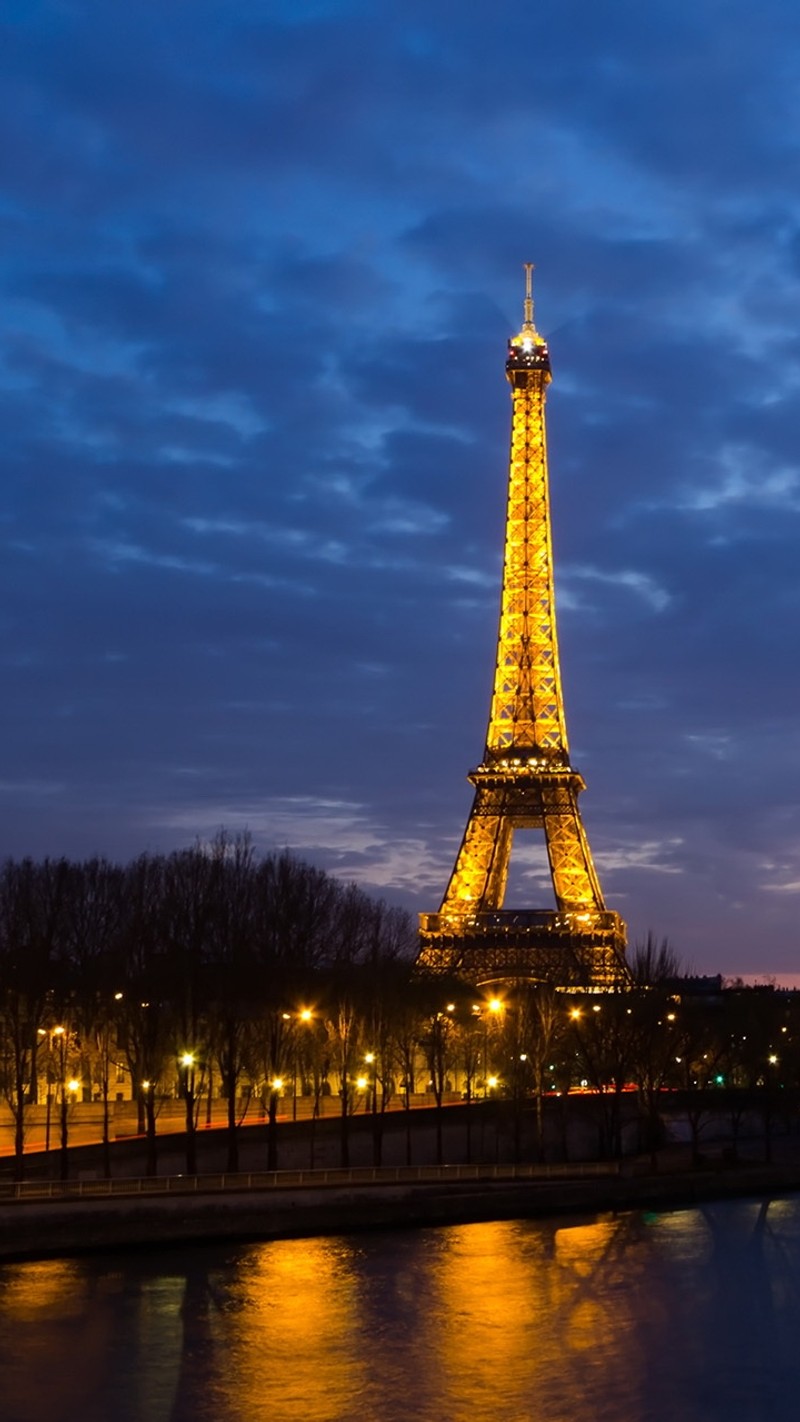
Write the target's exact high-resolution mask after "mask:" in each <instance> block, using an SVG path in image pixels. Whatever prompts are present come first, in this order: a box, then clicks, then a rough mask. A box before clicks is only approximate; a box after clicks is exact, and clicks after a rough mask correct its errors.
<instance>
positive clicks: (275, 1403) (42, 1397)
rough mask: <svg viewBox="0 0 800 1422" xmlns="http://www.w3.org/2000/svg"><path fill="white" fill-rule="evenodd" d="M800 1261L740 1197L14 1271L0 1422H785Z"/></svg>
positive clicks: (793, 1378) (2, 1292) (788, 1226)
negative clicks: (580, 1217)
mask: <svg viewBox="0 0 800 1422" xmlns="http://www.w3.org/2000/svg"><path fill="white" fill-rule="evenodd" d="M799 1244H800V1202H798V1201H797V1200H795V1201H793V1202H791V1203H789V1204H784V1203H780V1202H779V1203H777V1204H776V1206H775V1207H773V1206H771V1205H768V1204H767V1202H763V1203H759V1202H755V1203H753V1202H746V1201H742V1202H739V1203H734V1204H729V1205H719V1206H714V1205H709V1206H703V1207H701V1208H699V1209H694V1210H686V1211H682V1212H676V1213H674V1214H667V1215H650V1216H648V1215H646V1214H627V1215H620V1216H616V1217H610V1216H609V1217H604V1218H600V1219H596V1220H594V1221H591V1222H576V1223H563V1222H555V1221H527V1222H526V1221H512V1222H499V1223H487V1224H477V1225H463V1226H458V1227H452V1228H444V1229H423V1230H408V1231H407V1232H395V1233H386V1234H380V1235H375V1236H372V1235H365V1236H363V1237H349V1238H338V1239H308V1240H304V1239H299V1240H288V1241H282V1242H274V1243H265V1244H252V1245H241V1246H238V1245H231V1246H216V1247H208V1248H204V1247H202V1246H197V1247H191V1246H190V1247H187V1248H182V1247H178V1248H176V1249H174V1250H166V1251H146V1252H143V1253H142V1254H141V1255H139V1256H136V1255H125V1256H119V1257H118V1258H116V1259H114V1258H105V1259H104V1258H97V1259H87V1260H79V1261H54V1262H45V1263H39V1264H26V1265H19V1266H15V1265H7V1266H4V1267H0V1419H2V1422H45V1419H47V1422H62V1419H63V1422H534V1419H535V1422H574V1419H578V1418H580V1419H584V1418H586V1419H587V1422H588V1419H590V1422H632V1419H639V1418H644V1417H648V1418H653V1419H660V1422H674V1419H675V1418H677V1417H680V1418H681V1422H700V1419H702V1422H708V1418H710V1417H717V1416H720V1417H723V1416H724V1417H725V1418H726V1419H728V1418H730V1417H733V1416H736V1417H737V1419H742V1418H745V1417H755V1416H758V1417H759V1418H761V1416H762V1413H761V1412H757V1411H751V1412H750V1413H748V1412H747V1411H746V1409H745V1407H744V1403H742V1404H741V1405H740V1400H741V1399H742V1398H746V1397H747V1396H748V1395H749V1394H748V1389H750V1392H751V1393H753V1395H754V1396H757V1398H758V1399H759V1406H760V1405H761V1402H762V1401H764V1398H766V1394H767V1392H768V1391H769V1389H770V1388H772V1393H771V1398H772V1401H771V1403H770V1406H771V1407H772V1411H771V1412H769V1414H768V1413H767V1412H766V1411H765V1412H764V1413H763V1415H764V1416H767V1415H769V1416H770V1418H771V1419H778V1418H779V1419H780V1422H783V1418H784V1417H787V1416H789V1415H791V1418H792V1422H794V1417H795V1413H794V1412H792V1413H791V1414H787V1413H785V1412H784V1413H782V1412H781V1411H780V1398H781V1397H783V1396H784V1395H785V1396H792V1397H794V1396H796V1395H797V1393H798V1391H800V1363H797V1362H796V1361H795V1359H796V1354H797V1348H796V1336H797V1329H798V1320H799V1319H800V1279H799V1278H798V1274H799V1272H800V1271H799V1268H798V1259H800V1248H798V1245H799ZM723 1358H724V1359H725V1362H724V1364H723V1363H722V1361H721V1360H722V1359H723ZM709 1359H713V1360H714V1369H715V1370H714V1372H712V1373H710V1372H709ZM787 1359H788V1362H787ZM792 1370H794V1371H792ZM726 1387H727V1388H728V1394H727V1400H726V1396H723V1393H724V1390H725V1388H726ZM709 1388H711V1389H712V1391H711V1393H709V1392H708V1389H709ZM754 1390H757V1391H754ZM731 1398H732V1399H733V1400H734V1402H735V1403H736V1406H735V1407H734V1408H733V1410H731V1405H732V1404H731V1405H729V1404H730V1399H731ZM776 1399H777V1402H776ZM718 1404H719V1406H720V1407H721V1408H722V1410H721V1411H717V1410H716V1408H717V1405H718ZM726 1408H727V1410H726ZM737 1408H738V1410H737ZM776 1409H777V1410H776Z"/></svg>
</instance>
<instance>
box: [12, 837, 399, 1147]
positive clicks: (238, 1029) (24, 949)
mask: <svg viewBox="0 0 800 1422" xmlns="http://www.w3.org/2000/svg"><path fill="white" fill-rule="evenodd" d="M412 949H413V937H412V931H411V922H410V919H409V916H408V915H407V914H406V913H404V912H402V911H400V910H397V909H393V908H390V907H388V906H387V905H386V904H385V903H383V902H382V901H375V900H373V899H370V898H368V897H367V896H366V895H365V894H364V893H362V892H361V891H360V890H359V889H358V888H357V887H355V886H354V885H347V884H342V883H341V882H339V881H337V880H335V879H333V878H331V877H330V876H329V875H327V874H325V873H323V872H322V871H321V870H318V869H315V868H313V867H311V866H310V865H307V864H304V863H302V862H301V861H299V860H297V859H296V858H294V857H293V856H292V855H290V854H288V853H282V854H277V855H269V856H266V857H259V856H258V855H257V854H256V853H255V851H254V849H253V846H252V844H251V843H250V841H249V839H248V838H247V837H239V838H236V839H229V838H228V837H227V836H225V835H220V836H218V838H217V839H216V840H215V841H214V842H213V843H212V844H211V845H210V846H197V847H195V848H192V849H188V850H185V851H181V852H177V853H174V854H170V855H166V856H163V855H143V856H141V857H140V858H138V859H136V860H134V861H133V862H132V863H130V864H128V865H126V866H120V865H115V864H111V863H109V862H107V861H105V860H102V859H91V860H88V861H84V862H81V863H73V862H70V861H67V860H57V861H54V860H44V861H43V862H34V861H32V860H23V861H20V862H17V861H12V860H9V861H7V862H6V863H5V864H4V865H3V866H2V870H0V1091H2V1094H3V1096H4V1098H5V1100H6V1102H7V1103H8V1106H9V1107H10V1109H11V1112H12V1116H13V1119H14V1128H15V1155H16V1161H17V1169H18V1171H19V1173H20V1174H21V1172H22V1168H23V1165H24V1143H25V1132H26V1122H27V1120H28V1118H29V1114H30V1108H31V1106H32V1105H33V1104H35V1103H36V1101H37V1099H38V1097H39V1094H40V1092H41V1091H42V1083H43V1082H44V1083H45V1087H46V1089H47V1091H48V1096H49V1089H50V1085H51V1084H52V1085H53V1087H54V1092H53V1094H54V1096H55V1098H56V1100H57V1106H58V1111H59V1115H60V1137H61V1149H62V1156H63V1170H64V1171H65V1170H66V1151H67V1129H68V1114H69V1104H70V1089H72V1090H74V1092H75V1093H77V1091H78V1090H80V1093H81V1095H82V1096H85V1095H87V1094H88V1095H91V1096H92V1097H94V1098H95V1099H98V1100H100V1101H102V1102H103V1107H104V1121H103V1139H104V1145H105V1150H106V1166H107V1168H108V1148H109V1104H108V1103H109V1098H110V1093H111V1087H112V1077H114V1075H115V1073H116V1071H117V1069H118V1067H119V1065H120V1063H121V1062H122V1063H124V1065H125V1068H126V1070H127V1073H129V1076H130V1080H131V1083H132V1089H133V1093H134V1096H135V1099H136V1101H137V1103H138V1108H139V1113H140V1129H141V1130H142V1131H143V1132H145V1133H146V1136H147V1141H148V1155H149V1159H148V1168H149V1169H151V1170H154V1169H155V1147H156V1117H157V1113H158V1108H159V1102H160V1101H161V1100H162V1099H163V1098H164V1096H167V1095H170V1094H174V1092H175V1091H176V1090H177V1091H178V1092H179V1094H180V1095H181V1096H182V1097H183V1099H184V1102H185V1108H186V1110H185V1123H186V1138H187V1169H188V1170H190V1171H193V1170H194V1169H195V1164H196V1146H195V1132H196V1128H197V1124H198V1105H199V1099H200V1096H201V1093H202V1094H203V1095H204V1096H205V1097H206V1098H207V1099H208V1098H210V1095H211V1091H212V1089H213V1088H212V1081H213V1077H214V1075H215V1074H216V1083H215V1085H216V1090H217V1092H218V1094H219V1095H221V1096H223V1097H224V1098H225V1099H226V1101H227V1107H228V1164H229V1168H230V1169H232V1170H235V1169H236V1168H237V1166H238V1136H237V1119H238V1118H237V1112H238V1110H239V1105H240V1100H241V1096H242V1093H243V1089H244V1088H245V1086H246V1090H247V1091H248V1092H251V1091H252V1090H253V1089H254V1086H255V1087H256V1088H261V1089H265V1102H266V1106H267V1110H268V1119H269V1123H270V1126H271V1129H270V1131H269V1136H268V1138H269V1157H270V1162H272V1161H273V1159H274V1156H275V1150H276V1145H275V1140H276V1137H275V1130H274V1126H275V1120H276V1112H277V1096H278V1087H277V1085H276V1083H279V1082H280V1080H281V1078H282V1077H283V1076H284V1075H285V1073H286V1071H287V1065H288V1063H289V1062H290V1060H291V1061H292V1062H293V1065H294V1068H295V1070H297V1069H298V1067H299V1069H300V1070H301V1071H302V1072H303V1073H304V1077H303V1079H304V1082H305V1083H306V1088H307V1089H310V1090H312V1091H316V1092H317V1093H320V1092H322V1091H323V1090H326V1089H329V1088H328V1082H329V1078H330V1077H332V1076H335V1077H336V1080H337V1082H338V1083H339V1087H340V1092H341V1097H342V1113H343V1117H345V1116H346V1115H347V1114H348V1108H349V1106H350V1104H351V1103H350V1102H349V1099H348V1098H349V1096H350V1093H351V1090H352V1088H351V1085H350V1076H351V1074H352V1070H353V1063H354V1061H355V1053H356V1051H357V1049H358V1047H359V1045H360V1043H361V1041H362V1039H363V1033H364V1030H365V1027H364V1023H365V1022H367V1021H369V1022H370V1029H371V1031H373V1032H376V1033H377V1031H378V1026H379V1023H380V1019H381V1010H380V1007H379V1005H378V1004H377V1001H376V1000H375V1001H372V1000H371V999H372V998H374V995H375V994H376V993H377V992H378V989H379V985H380V986H381V989H382V987H383V986H384V985H385V984H387V983H388V981H389V978H390V977H391V974H392V972H393V971H394V970H395V968H394V965H396V964H398V963H400V962H405V963H407V962H408V960H409V957H410V955H411V952H412ZM304 1004H309V1005H310V1006H309V1007H307V1008H306V1012H307V1013H308V1020H307V1022H303V1005H304ZM301 1024H302V1028H303V1030H302V1031H301ZM373 1040H375V1041H376V1042H377V1041H378V1036H377V1035H376V1036H375V1037H374V1038H373ZM300 1046H302V1052H301V1051H300V1050H299V1049H300ZM343 1134H344V1135H346V1121H345V1124H344V1126H343Z"/></svg>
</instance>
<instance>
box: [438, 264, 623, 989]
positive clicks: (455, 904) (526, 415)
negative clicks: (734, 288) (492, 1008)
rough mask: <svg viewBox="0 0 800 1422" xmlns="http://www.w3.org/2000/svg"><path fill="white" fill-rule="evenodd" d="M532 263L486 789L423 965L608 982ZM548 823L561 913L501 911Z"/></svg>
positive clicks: (613, 942) (504, 976)
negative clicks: (526, 851)
mask: <svg viewBox="0 0 800 1422" xmlns="http://www.w3.org/2000/svg"><path fill="white" fill-rule="evenodd" d="M532 271H533V267H532V264H531V263H526V264H525V274H526V277H525V306H524V319H523V323H522V329H521V330H520V332H519V334H518V335H516V336H514V337H512V339H511V340H510V341H509V343H508V357H507V360H506V376H507V378H508V381H509V384H510V386H511V399H512V422H511V453H510V460H509V477H508V503H507V513H506V532H505V554H504V562H503V587H502V597H501V610H500V626H499V632H498V639H497V663H496V669H495V675H494V690H493V695H492V702H491V709H490V712H489V727H488V731H487V735H486V748H485V750H484V754H483V760H482V762H481V764H480V765H479V766H478V767H477V769H475V770H473V771H472V772H471V773H470V775H469V779H470V781H471V782H472V784H473V785H474V786H475V797H474V800H473V804H472V809H471V811H470V815H469V819H468V821H467V826H466V830H465V831H464V837H463V840H462V842H461V848H460V849H459V851H458V856H457V858H456V863H455V867H454V869H453V873H452V875H451V877H450V882H449V884H448V886H447V889H446V891H445V895H444V898H443V900H442V904H441V907H440V909H439V912H438V913H423V914H421V915H420V944H421V946H420V952H419V955H418V957H417V965H416V966H417V971H418V972H420V973H427V974H439V975H441V974H447V975H454V976H458V977H462V978H464V979H465V980H466V981H468V982H470V983H473V984H475V985H479V984H481V983H489V982H498V981H504V980H505V981H508V980H511V979H519V978H533V979H543V980H546V981H549V982H553V983H556V984H558V985H559V986H562V987H576V988H577V987H587V988H591V987H594V988H602V987H610V986H612V985H613V984H614V983H616V982H618V981H620V979H622V978H623V977H624V976H625V966H624V963H625V959H624V953H625V924H624V923H623V921H622V919H621V918H620V916H619V914H617V913H614V912H612V911H611V910H608V909H607V908H606V906H605V903H604V900H603V895H602V891H601V889H600V883H599V880H598V877H597V873H596V871H595V867H594V863H593V861H592V855H591V851H590V849H589V843H588V840H587V838H586V832H585V830H584V827H583V823H582V821H581V816H580V811H579V809H578V795H579V794H580V792H581V790H584V789H585V788H586V787H585V783H584V780H583V777H582V776H581V775H580V774H579V773H578V771H576V770H574V769H573V768H572V766H571V764H570V758H569V747H568V743H567V731H566V723H565V719H564V704H563V698H562V693H561V674H560V669H559V661H558V641H557V636H556V614H555V597H554V586H553V551H552V537H551V530H550V493H549V480H548V471H547V447H546V435H545V416H544V406H545V397H546V393H547V387H548V385H549V384H550V380H551V378H552V377H551V372H550V355H549V352H548V348H547V344H546V342H545V341H544V340H543V339H542V337H541V336H540V335H539V333H538V331H537V330H536V326H535V324H534V319H533V295H532ZM518 829H539V830H543V831H544V840H545V844H546V848H547V858H548V863H549V868H550V876H551V879H552V884H553V890H554V893H555V900H556V908H555V910H544V909H535V910H528V909H524V910H515V909H505V908H504V907H503V904H504V900H505V893H506V885H507V881H508V871H509V862H510V858H511V848H512V842H513V838H514V831H515V830H518Z"/></svg>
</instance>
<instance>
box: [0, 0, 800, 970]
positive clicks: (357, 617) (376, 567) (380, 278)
mask: <svg viewBox="0 0 800 1422" xmlns="http://www.w3.org/2000/svg"><path fill="white" fill-rule="evenodd" d="M0 45H2V53H3V57H4V58H3V66H2V70H3V79H2V99H1V102H2V124H3V133H4V142H3V144H2V148H1V149H0V222H2V241H1V242H0V273H1V278H2V288H3V337H2V348H1V349H0V425H1V435H2V437H1V439H0V450H2V507H1V509H0V529H1V530H2V537H3V542H4V550H3V557H2V561H1V562H0V567H1V568H2V573H1V576H2V579H3V591H2V605H1V610H0V629H1V630H2V638H1V639H0V655H1V656H2V662H3V695H2V714H3V722H4V724H3V734H2V742H1V744H2V760H1V762H0V851H2V852H3V853H5V854H10V855H14V856H18V855H22V854H27V853H30V854H33V855H36V856H40V855H44V854H54V855H57V854H62V853H64V854H68V855H71V856H83V855H86V854H91V853H95V852H98V853H105V854H107V855H110V856H112V857H115V858H116V857H118V858H128V857H130V856H132V855H134V854H136V853H138V852H139V851H140V850H142V849H168V848H172V847H175V846H178V845H184V844H187V843H191V842H192V841H193V840H194V839H195V837H196V836H198V835H199V836H206V835H208V834H211V833H213V832H214V831H215V830H216V829H218V828H219V827H220V826H222V825H225V826H227V827H228V828H229V829H231V830H237V829H241V828H245V827H247V828H249V829H250V830H251V832H252V833H253V835H254V837H255V839H256V841H257V843H258V844H259V845H260V846H261V847H263V848H264V849H272V848H282V847H283V846H289V847H290V848H292V849H294V850H296V851H297V852H298V854H300V855H302V856H304V857H307V858H309V859H311V860H313V861H314V862H316V863H318V864H321V865H322V866H323V867H325V868H328V869H330V870H332V871H334V872H336V873H339V874H342V875H344V876H346V877H352V878H355V879H356V880H357V881H358V882H359V883H360V884H361V885H362V886H363V887H364V888H366V889H367V890H374V891H377V892H379V893H381V894H384V895H385V896H386V897H387V898H389V899H390V900H391V901H393V902H400V903H404V904H406V905H408V906H409V907H410V908H412V909H414V910H417V909H422V910H434V909H436V908H437V907H438V904H439V901H440V898H441V895H442V892H443V890H444V887H445V883H446V880H447V877H448V875H449V872H450V869H451V867H452V863H453V859H454V856H455V852H456V849H457V846H458V842H459V840H460V836H461V833H462V830H463V827H464V823H465V820H466V816H467V813H468V809H469V804H470V797H471V791H470V787H469V785H468V783H467V781H466V779H465V777H466V773H467V771H468V770H469V769H470V768H471V766H473V765H475V764H476V763H477V762H478V761H479V760H480V756H481V752H482V748H483V742H484V734H485V729H486V718H487V713H488V707H489V694H490V689H491V679H492V669H493V654H494V642H495V637H496V627H497V612H498V601H499V578H500V561H501V549H502V527H503V516H504V498H505V478H506V462H507V442H508V427H509V410H510V406H509V398H508V391H507V386H506V383H505V379H504V374H503V363H504V357H505V342H506V339H507V337H508V336H509V335H510V334H512V333H513V331H514V330H516V329H517V328H518V326H519V322H520V317H521V307H522V296H523V276H522V263H523V262H524V261H526V260H532V261H535V263H536V268H537V270H536V316H537V324H538V325H539V327H540V329H541V330H542V332H543V334H545V335H546V336H547V338H548V339H549V342H550V346H551V353H552V358H553V368H554V382H553V385H552V387H551V393H550V397H549V401H548V428H549V441H550V465H551V481H552V502H553V523H554V542H555V552H556V560H557V565H558V608H559V633H560V640H561V653H562V670H563V679H564V687H565V696H566V709H567V721H568V727H569V731H570V740H571V748H572V759H573V763H574V764H575V765H576V766H577V767H578V768H579V769H580V770H581V771H582V772H583V774H584V776H585V778H586V781H587V785H588V789H587V792H586V794H585V796H584V797H583V800H582V808H583V813H584V819H585V822H586V825H587V829H588V832H589V835H590V840H591V843H592V847H593V850H594V854H595V858H596V860H597V863H598V867H599V869H600V873H601V878H602V882H603V886H604V890H605V893H606V897H607V900H608V902H609V905H610V906H611V907H613V908H616V909H618V910H619V912H621V913H622V914H623V915H624V916H625V917H626V918H627V920H628V922H629V924H630V930H631V936H632V938H634V939H635V938H641V937H642V936H643V935H644V934H645V933H646V932H647V930H648V929H652V930H653V931H654V932H655V933H657V934H658V935H659V936H662V935H665V934H666V935H668V936H669V938H670V939H671V941H672V942H673V944H674V945H675V947H676V948H677V949H678V951H679V952H681V953H682V954H683V955H684V957H685V958H686V959H688V960H690V961H691V962H692V963H693V964H694V966H695V967H697V968H698V969H699V970H704V971H708V972H712V971H724V972H726V973H736V972H753V973H763V974H770V973H791V972H800V934H799V933H798V928H797V917H798V907H800V724H799V723H798V715H797V706H798V692H799V691H800V669H799V668H798V656H797V648H798V630H799V628H800V577H799V576H798V563H799V559H798V549H799V543H798V535H799V534H800V462H799V460H798V440H799V438H800V414H798V403H797V392H798V386H800V339H799V337H798V327H799V326H800V321H799V320H798V318H799V317H800V299H799V298H800V196H798V194H799V193H800V184H799V183H798V177H799V176H800V161H799V160H800V153H799V148H800V142H799V139H798V135H799V134H800V125H799V124H798V117H799V115H798V109H799V108H800V90H798V87H797V82H796V75H797V70H798V62H799V61H800V11H798V10H797V8H796V6H794V5H791V4H789V3H788V0H765V3H762V4H761V5H759V6H758V7H754V6H752V5H751V4H748V5H745V4H744V3H742V0H725V3H722V0H705V3H704V4H703V5H702V6H697V5H690V4H688V3H685V2H684V0H677V3H672V4H666V3H662V0H649V3H648V4H647V5H642V4H641V3H639V4H634V3H628V2H627V0H618V3H610V4H597V3H596V0H562V3H561V4H560V5H558V6H555V5H545V4H539V3H528V4H526V5H515V6H511V5H510V4H499V5H498V4H497V0H493V3H492V4H489V3H483V0H465V3H462V4H458V5H456V4H455V3H450V0H441V3H436V0H434V3H431V0H428V3H426V4H422V3H417V0H404V3H403V4H402V5H399V6H392V7H389V6H383V5H380V6H379V5H376V4H375V3H374V0H371V3H366V0H363V2H360V0H354V3H346V0H327V3H326V2H325V0H320V3H303V0H292V3H288V0H286V3H284V0H271V3H269V4H255V3H247V0H240V3H237V4H236V5H235V6H231V5H229V4H227V3H223V0H191V3H189V0H171V3H170V4H168V5H165V4H164V3H163V0H158V3H151V0H137V3H136V4H134V5H130V6H119V5H87V4H85V3H84V4H78V3H71V0H60V2H58V0H47V3H36V0H28V3H14V0H12V2H11V3H10V4H8V3H7V4H6V6H5V7H4V10H3V16H2V18H0ZM518 861H519V862H518V863H517V865H516V868H515V876H516V877H515V887H514V892H515V893H516V894H517V895H518V896H519V901H520V902H521V901H523V900H524V901H526V902H527V903H528V905H529V906H530V907H549V906H550V904H551V891H550V889H549V885H548V883H546V882H545V880H544V878H543V877H542V872H541V865H539V864H537V862H536V860H535V858H526V857H525V856H524V855H523V854H520V855H519V856H518Z"/></svg>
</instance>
